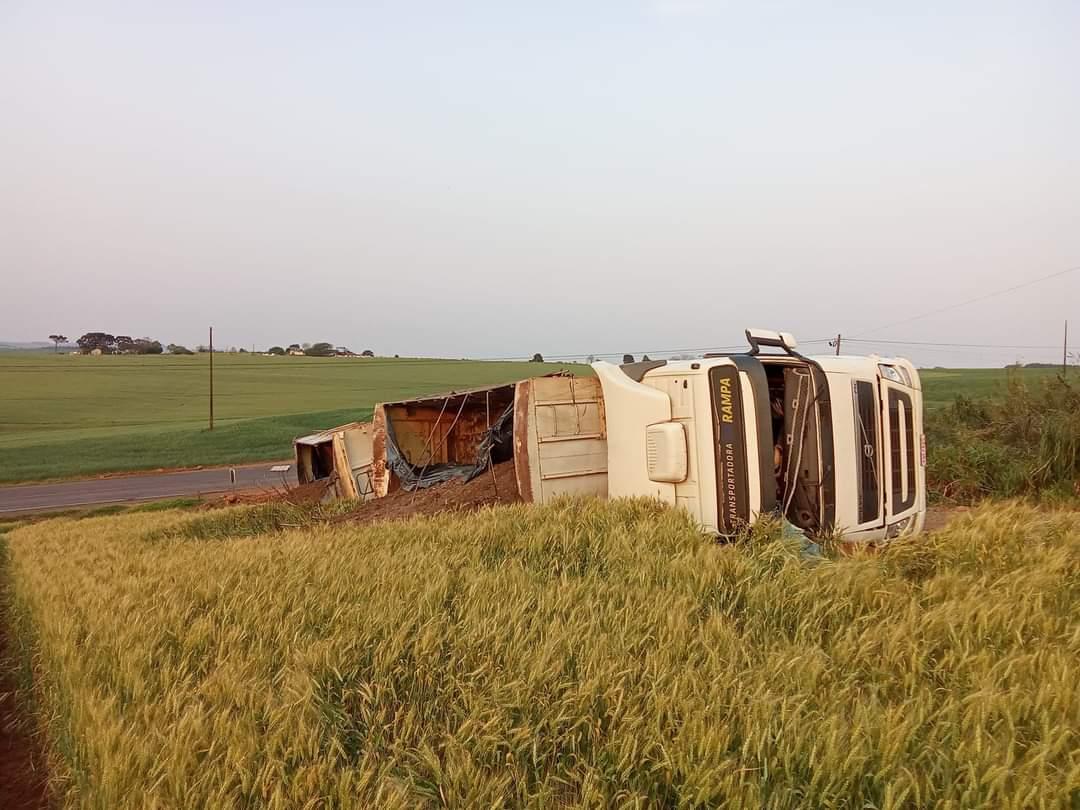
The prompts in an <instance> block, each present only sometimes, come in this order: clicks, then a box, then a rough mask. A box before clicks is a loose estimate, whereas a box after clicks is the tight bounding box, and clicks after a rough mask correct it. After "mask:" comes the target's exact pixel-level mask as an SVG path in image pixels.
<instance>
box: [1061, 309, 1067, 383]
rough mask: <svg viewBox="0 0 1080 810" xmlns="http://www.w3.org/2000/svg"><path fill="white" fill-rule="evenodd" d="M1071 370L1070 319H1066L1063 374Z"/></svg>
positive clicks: (1062, 357)
mask: <svg viewBox="0 0 1080 810" xmlns="http://www.w3.org/2000/svg"><path fill="white" fill-rule="evenodd" d="M1068 370H1069V319H1068V318H1066V319H1065V343H1064V344H1063V345H1062V347H1061V373H1062V374H1066V373H1067V372H1068Z"/></svg>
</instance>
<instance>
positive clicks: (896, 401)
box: [881, 379, 925, 525]
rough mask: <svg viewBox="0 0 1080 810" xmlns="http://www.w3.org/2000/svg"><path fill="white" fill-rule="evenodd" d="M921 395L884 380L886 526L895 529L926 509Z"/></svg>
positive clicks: (882, 397) (901, 385)
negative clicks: (893, 525)
mask: <svg viewBox="0 0 1080 810" xmlns="http://www.w3.org/2000/svg"><path fill="white" fill-rule="evenodd" d="M921 404H922V403H921V398H920V397H919V394H918V391H915V390H914V389H912V388H909V387H908V386H906V385H903V384H901V383H897V382H893V381H891V380H886V379H882V380H881V406H882V414H883V418H882V425H883V427H884V430H883V431H882V433H883V435H884V439H885V457H884V459H883V461H884V464H883V465H882V466H883V468H884V470H883V472H884V475H883V477H882V478H883V481H882V483H883V484H884V485H885V523H886V524H887V525H892V524H894V523H897V522H898V521H901V520H903V519H905V518H908V517H910V516H912V515H914V514H915V513H916V512H918V511H920V510H921V509H923V508H924V502H925V499H924V497H923V493H922V487H923V484H922V482H923V480H925V479H924V476H923V472H922V469H921V467H922V410H921Z"/></svg>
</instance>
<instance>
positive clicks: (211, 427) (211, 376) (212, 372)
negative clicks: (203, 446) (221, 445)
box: [210, 326, 214, 430]
mask: <svg viewBox="0 0 1080 810" xmlns="http://www.w3.org/2000/svg"><path fill="white" fill-rule="evenodd" d="M210 429H211V430H213V429H214V327H212V326H211V327H210Z"/></svg>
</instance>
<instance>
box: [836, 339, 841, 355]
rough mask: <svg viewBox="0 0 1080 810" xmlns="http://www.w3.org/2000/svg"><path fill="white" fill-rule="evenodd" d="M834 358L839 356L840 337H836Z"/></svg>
mask: <svg viewBox="0 0 1080 810" xmlns="http://www.w3.org/2000/svg"><path fill="white" fill-rule="evenodd" d="M836 356H837V357H839V356H840V335H837V336H836Z"/></svg>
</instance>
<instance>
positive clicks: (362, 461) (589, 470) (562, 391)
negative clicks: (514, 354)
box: [294, 374, 607, 503]
mask: <svg viewBox="0 0 1080 810" xmlns="http://www.w3.org/2000/svg"><path fill="white" fill-rule="evenodd" d="M606 440H607V433H606V430H605V420H604V407H603V397H602V394H601V389H600V381H599V380H598V379H596V378H595V377H575V376H572V375H569V374H555V375H550V376H546V377H533V378H531V379H527V380H520V381H518V382H514V383H507V384H505V385H491V386H485V387H481V388H473V389H469V390H465V391H452V392H450V393H445V394H439V395H434V396H425V397H416V398H414V399H407V400H400V401H397V402H382V403H379V404H378V405H376V406H375V411H374V414H373V416H372V421H371V423H370V424H362V423H352V424H350V425H343V426H342V427H339V428H332V429H330V430H326V431H322V432H321V433H316V434H312V435H311V436H304V437H302V438H299V439H297V440H296V441H295V443H294V444H295V449H296V460H297V476H298V479H299V481H300V483H301V484H306V483H311V482H313V481H318V480H326V481H327V483H328V492H329V493H332V494H333V495H334V496H336V497H341V498H357V499H360V500H366V499H368V498H382V497H385V496H386V495H389V494H391V493H393V492H396V491H398V490H402V489H404V490H416V489H424V488H427V487H430V486H433V485H436V484H440V483H444V482H446V481H449V480H451V479H453V478H464V479H466V480H470V479H472V478H475V477H476V476H478V475H480V474H481V473H483V472H484V471H485V470H486V469H488V467H490V466H491V465H493V464H501V463H504V462H510V461H512V462H513V464H514V472H515V478H516V480H517V485H518V494H519V495H520V497H521V498H522V500H524V501H526V502H541V503H542V502H544V501H548V500H550V499H552V498H554V497H556V496H558V495H606V494H607V445H606Z"/></svg>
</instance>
